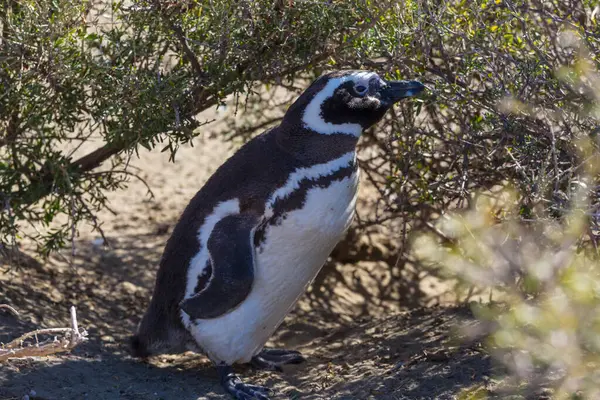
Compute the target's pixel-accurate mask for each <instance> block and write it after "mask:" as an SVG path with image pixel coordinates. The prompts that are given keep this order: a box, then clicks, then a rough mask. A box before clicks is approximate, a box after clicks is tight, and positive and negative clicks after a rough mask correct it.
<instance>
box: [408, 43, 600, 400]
mask: <svg viewBox="0 0 600 400" xmlns="http://www.w3.org/2000/svg"><path fill="white" fill-rule="evenodd" d="M560 40H561V41H562V42H563V43H564V44H566V45H569V46H574V47H575V48H577V49H578V50H579V52H578V54H579V56H578V58H577V59H576V60H575V61H574V63H573V64H572V65H571V66H565V67H560V68H559V69H558V70H557V79H559V81H561V82H566V83H567V84H568V85H569V86H570V87H571V89H572V90H573V91H575V92H577V93H583V94H585V95H586V96H589V97H588V99H589V103H582V104H581V105H580V108H579V110H577V112H578V114H579V117H580V119H581V120H586V121H590V123H592V124H593V123H594V122H595V123H596V124H597V123H598V122H600V72H599V71H598V69H597V67H596V65H595V63H594V60H593V57H594V56H595V55H594V54H590V53H588V52H587V51H585V49H584V47H585V45H584V44H583V43H582V42H581V37H580V36H578V35H577V34H576V33H575V32H573V31H568V32H565V33H564V34H563V36H561V37H560ZM503 108H504V109H505V110H507V111H512V112H514V113H522V112H526V113H527V114H528V115H530V116H532V117H533V116H537V117H539V116H544V115H545V114H544V110H540V108H539V106H536V105H530V104H528V103H525V102H524V103H520V102H517V101H515V100H511V101H510V102H507V104H504V105H503ZM524 110H526V111H524ZM563 110H564V107H563V108H561V111H563ZM563 114H564V112H562V113H560V114H559V118H560V117H561V116H562V115H563ZM556 115H557V114H556V113H555V114H553V116H556ZM542 118H547V117H545V116H544V117H542ZM556 125H558V122H556V121H555V124H554V125H553V126H556ZM586 133H588V134H587V135H586ZM589 133H591V132H585V131H583V132H581V134H580V135H577V136H576V137H574V138H572V140H571V142H570V143H569V146H570V147H571V149H572V150H571V151H572V157H573V158H574V160H575V161H576V168H574V167H571V171H569V173H570V174H571V176H570V179H569V180H568V181H567V183H568V185H567V186H566V189H565V190H566V191H567V193H568V196H565V199H566V200H567V201H566V203H567V204H566V205H565V204H563V205H562V206H561V207H562V208H561V210H560V217H557V215H556V210H555V209H554V208H552V207H550V208H540V209H538V210H535V214H534V217H533V218H532V216H531V214H529V213H524V212H523V194H522V193H523V190H522V189H521V190H508V189H507V188H504V189H503V190H500V191H498V192H497V193H492V192H490V191H487V192H482V193H481V194H479V195H478V196H473V199H474V201H473V202H472V203H471V207H470V208H469V209H468V210H466V211H463V212H454V213H449V214H446V215H444V216H442V217H441V218H439V219H438V220H437V221H436V224H435V229H436V234H434V235H433V234H422V235H417V236H416V238H415V241H414V242H413V248H414V251H415V256H416V257H417V258H418V259H419V260H420V261H421V262H422V263H423V264H426V265H431V266H435V267H436V268H441V271H442V273H444V274H446V276H448V277H452V278H458V279H459V280H460V282H461V283H462V284H463V285H462V286H463V287H468V288H469V290H470V291H471V293H474V292H475V293H489V296H490V297H489V299H485V300H488V301H486V302H480V303H474V304H473V310H474V312H475V315H476V316H477V318H478V319H479V320H480V321H481V322H482V324H481V325H480V326H478V329H475V330H472V331H471V333H472V334H473V335H475V336H477V337H485V338H486V341H487V346H488V350H489V351H490V352H491V354H492V355H493V356H495V358H496V359H497V360H499V361H500V362H501V363H502V364H504V365H505V366H506V367H507V369H508V372H509V379H507V380H505V381H503V382H502V384H501V385H499V386H498V387H497V388H496V389H495V392H496V393H489V394H503V395H505V396H506V395H508V394H513V395H517V396H519V398H531V397H532V396H533V397H537V396H540V395H541V394H542V393H544V392H545V391H546V392H547V390H550V391H551V392H552V395H553V398H557V399H571V398H573V399H575V398H579V399H595V398H598V397H600V373H599V367H600V341H599V339H598V338H599V337H600V319H599V318H600V317H599V316H600V258H599V257H598V256H599V255H600V253H599V249H598V243H597V237H598V217H599V215H600V214H599V213H598V176H599V173H600V152H599V149H598V146H599V144H600V142H599V141H598V138H597V135H595V134H592V135H589ZM555 146H556V144H555V143H553V144H552V146H551V147H550V151H553V148H554V147H555ZM550 204H551V203H550ZM492 296H494V297H492ZM480 299H481V298H480ZM463 398H487V394H484V393H483V392H482V391H481V389H480V388H475V389H474V390H472V391H470V392H465V393H464V396H463Z"/></svg>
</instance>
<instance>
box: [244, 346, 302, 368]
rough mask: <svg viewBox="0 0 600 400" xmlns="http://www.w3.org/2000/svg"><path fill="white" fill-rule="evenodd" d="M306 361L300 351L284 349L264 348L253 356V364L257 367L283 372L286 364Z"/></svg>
mask: <svg viewBox="0 0 600 400" xmlns="http://www.w3.org/2000/svg"><path fill="white" fill-rule="evenodd" d="M304 361H306V359H305V358H304V357H302V354H301V353H300V352H299V351H295V350H283V349H263V351H261V352H260V353H259V354H258V355H256V356H254V357H252V361H251V364H252V366H253V367H255V368H259V369H266V370H269V371H279V372H281V371H282V369H281V367H282V366H283V365H286V364H300V363H301V362H304Z"/></svg>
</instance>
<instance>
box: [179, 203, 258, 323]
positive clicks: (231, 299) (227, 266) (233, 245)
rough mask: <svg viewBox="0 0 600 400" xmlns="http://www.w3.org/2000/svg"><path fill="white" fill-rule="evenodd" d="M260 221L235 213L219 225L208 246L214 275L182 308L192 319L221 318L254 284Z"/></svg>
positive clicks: (238, 302) (240, 300) (254, 216)
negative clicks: (255, 235) (256, 236)
mask: <svg viewBox="0 0 600 400" xmlns="http://www.w3.org/2000/svg"><path fill="white" fill-rule="evenodd" d="M259 221H260V218H259V217H257V216H256V215H252V214H233V215H228V216H227V217H225V218H223V219H221V220H220V221H219V222H217V223H216V225H215V227H214V228H213V230H212V232H211V234H210V237H209V239H208V241H207V244H206V247H207V249H208V253H209V254H210V261H211V264H212V276H211V277H210V279H209V281H208V284H207V286H206V287H205V288H204V289H202V290H201V291H200V292H198V293H196V294H195V295H193V296H192V297H190V298H188V299H185V300H183V301H182V302H181V304H180V306H181V309H182V310H183V311H185V312H186V313H187V314H188V315H189V316H190V317H191V318H192V319H210V318H216V317H219V316H221V315H223V314H225V313H227V312H228V311H230V310H232V309H233V308H235V307H236V306H237V305H239V304H240V303H241V302H242V301H244V299H245V298H246V296H248V293H250V289H251V288H252V283H253V281H254V229H255V228H256V227H257V226H258V224H259Z"/></svg>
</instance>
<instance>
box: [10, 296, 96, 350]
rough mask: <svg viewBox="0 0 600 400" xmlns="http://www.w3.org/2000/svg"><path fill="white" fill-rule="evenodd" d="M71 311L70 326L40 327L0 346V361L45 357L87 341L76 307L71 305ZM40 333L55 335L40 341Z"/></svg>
mask: <svg viewBox="0 0 600 400" xmlns="http://www.w3.org/2000/svg"><path fill="white" fill-rule="evenodd" d="M3 306H4V305H2V306H0V307H2V308H7V307H3ZM13 311H14V310H13ZM70 311H71V327H70V328H47V329H38V330H35V331H33V332H29V333H26V334H24V335H22V336H21V337H19V338H17V339H15V340H13V341H12V342H10V343H8V344H6V345H3V346H2V347H1V348H0V362H2V361H7V360H9V359H11V358H22V357H43V356H48V355H51V354H56V353H64V352H67V351H70V350H72V349H73V348H74V347H76V346H77V345H79V344H80V343H82V342H84V341H86V340H87V332H86V331H85V330H82V331H80V330H79V327H78V324H77V314H76V311H75V307H71V310H70ZM15 312H16V311H15ZM56 334H62V337H60V338H59V337H57V336H54V335H56ZM40 335H53V337H52V338H50V339H47V340H45V341H41V342H40V341H39V340H38V337H39V336H40ZM31 338H35V342H34V343H33V344H29V345H28V344H26V343H25V342H26V341H27V340H28V339H31Z"/></svg>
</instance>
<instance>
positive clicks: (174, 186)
mask: <svg viewBox="0 0 600 400" xmlns="http://www.w3.org/2000/svg"><path fill="white" fill-rule="evenodd" d="M228 146H229V145H224V144H223V143H221V142H220V141H218V140H216V139H209V138H206V139H203V140H197V141H196V143H195V146H194V147H193V148H191V147H186V148H183V149H182V150H181V151H180V152H179V153H178V155H177V159H176V163H175V164H173V163H169V162H168V161H167V155H166V154H164V153H160V152H158V151H157V152H151V153H144V154H142V155H141V158H140V159H137V158H136V159H134V160H132V164H133V166H134V167H135V168H137V171H138V172H139V174H140V176H141V177H143V178H144V179H145V180H146V181H147V182H148V184H149V185H150V187H151V188H152V190H153V192H154V197H153V198H150V197H148V195H147V191H146V188H145V186H144V185H143V184H142V183H141V182H139V181H136V180H132V182H131V184H130V186H129V187H128V189H127V190H124V191H121V192H119V193H116V194H113V195H111V198H110V200H111V208H112V210H113V213H111V212H105V213H103V214H102V216H101V220H102V221H103V228H104V231H105V233H106V237H107V239H108V242H109V243H108V244H109V246H105V245H104V244H103V241H102V239H101V238H100V237H99V236H98V234H97V233H93V232H89V231H88V230H86V229H82V230H81V232H80V235H79V237H78V239H77V241H76V247H75V252H74V254H71V252H70V251H67V252H64V253H61V254H59V255H56V256H53V257H52V258H50V259H49V260H45V261H41V260H36V259H34V258H33V257H30V256H31V255H33V252H31V250H30V249H27V248H26V246H25V248H24V255H22V256H20V257H18V258H16V259H13V260H4V262H3V263H4V265H3V269H7V267H8V266H9V265H10V266H11V267H12V268H11V269H9V270H7V271H0V304H2V303H5V304H10V305H11V306H13V307H14V308H16V309H17V310H18V311H19V312H20V315H19V316H18V317H17V316H13V315H11V314H9V313H8V312H4V310H0V342H5V343H6V342H8V341H9V340H11V339H14V338H16V337H18V336H20V335H21V334H23V333H26V332H28V331H31V330H33V329H38V328H45V327H57V326H68V319H69V317H68V308H69V306H70V305H75V306H76V307H77V310H78V315H79V323H80V326H82V327H84V328H86V329H87V330H88V332H89V338H90V339H89V341H88V342H87V343H84V344H83V345H81V346H79V347H77V348H76V349H75V350H74V351H73V352H72V353H71V354H67V355H59V356H53V357H45V358H41V359H14V360H12V361H10V362H8V363H5V364H3V365H1V366H0V400H8V399H23V398H24V396H25V395H28V396H29V398H30V399H32V400H33V399H39V400H41V399H44V400H59V399H132V400H133V399H140V400H142V399H168V400H171V399H173V400H174V399H183V400H187V399H190V400H191V399H194V400H195V399H227V398H228V397H226V396H224V394H223V392H222V390H221V388H220V386H219V385H218V380H217V375H216V372H215V371H214V369H213V368H212V367H211V365H210V363H209V361H208V360H207V359H206V358H205V357H204V356H202V355H195V354H191V353H186V354H183V355H179V356H164V357H157V358H154V359H151V360H150V362H149V363H142V362H140V361H138V360H135V359H132V358H131V357H130V356H129V355H128V349H127V346H126V343H127V337H128V336H129V335H130V334H131V333H132V332H133V331H134V330H135V327H136V325H137V323H138V322H139V320H140V318H141V315H142V313H143V311H144V309H145V306H146V304H147V303H148V300H149V296H150V293H151V288H152V286H153V281H154V276H155V272H156V269H157V265H158V260H159V257H160V254H161V251H162V248H163V246H164V243H165V241H166V240H167V238H168V235H169V233H170V230H171V228H172V226H173V224H174V223H175V222H176V220H177V217H178V215H179V213H180V212H181V211H182V210H183V207H184V206H185V204H186V203H187V201H188V200H189V199H190V198H191V197H192V195H193V194H194V193H195V192H196V190H197V189H198V188H199V187H200V186H201V185H202V183H203V182H204V181H205V180H206V179H207V177H208V176H209V174H210V173H211V172H212V171H214V169H215V168H216V167H217V166H218V165H219V164H220V163H221V162H222V161H223V160H224V159H225V158H226V157H227V156H228V155H229V154H230V153H231V152H232V149H231V148H230V147H228ZM26 254H29V255H30V256H27V255H26ZM0 266H2V263H0ZM335 268H337V266H336V267H335ZM355 272H356V266H353V265H350V266H348V265H346V266H345V267H343V268H341V267H340V269H338V270H337V273H338V275H339V277H340V280H344V279H346V280H348V281H353V280H356V279H359V278H360V277H358V278H357V277H356V274H355ZM371 275H372V276H370V279H371V280H374V281H375V283H377V280H378V279H379V278H378V276H377V274H371ZM334 289H335V290H331V291H330V292H325V293H321V295H320V297H319V296H318V295H317V296H316V297H315V293H313V296H312V297H308V296H306V297H305V298H303V299H302V300H301V302H300V304H299V306H298V307H297V309H296V310H295V311H294V312H293V313H292V314H291V315H290V316H289V317H288V318H287V319H286V321H285V323H284V324H283V325H282V327H281V328H280V329H279V330H278V332H277V333H276V335H275V336H274V338H273V341H272V345H276V346H285V347H290V348H295V349H299V350H301V351H302V352H303V353H304V354H305V355H306V356H307V358H308V361H307V362H306V363H304V364H301V365H297V366H290V367H289V368H286V369H285V371H284V372H283V373H273V372H263V371H254V370H252V369H250V368H247V367H245V366H240V367H239V368H238V370H239V372H240V373H241V374H242V376H243V377H244V378H245V379H247V380H248V381H252V382H253V383H258V384H267V385H270V386H271V387H272V388H273V389H274V390H275V392H276V395H275V396H274V397H273V398H274V399H382V400H384V399H452V398H457V397H459V396H460V393H461V391H463V390H464V389H466V388H470V387H491V385H492V382H493V379H491V378H490V376H491V375H492V366H491V361H490V359H489V357H488V356H487V355H486V354H485V353H484V352H482V351H481V350H480V348H479V347H478V346H477V345H473V344H471V345H466V344H461V343H459V342H457V341H455V340H454V339H453V338H452V337H453V335H452V332H453V329H454V327H455V326H456V325H457V324H460V323H463V322H465V321H469V320H470V318H471V315H470V313H469V311H468V309H467V308H465V307H421V306H419V301H416V299H417V298H418V297H419V298H420V297H422V296H423V293H421V292H420V291H419V290H417V289H414V288H413V289H411V290H408V291H406V293H404V295H403V296H400V297H398V298H397V299H398V300H397V302H398V307H396V308H394V307H390V306H389V304H386V305H385V306H384V304H383V303H376V302H375V303H370V305H369V307H366V306H365V304H366V303H365V297H368V296H362V297H361V295H360V293H359V294H357V293H353V292H352V291H350V290H348V289H347V288H344V287H341V288H334ZM338 289H339V290H338ZM317 294H318V293H317ZM363 295H364V293H363ZM367 295H368V293H367ZM315 299H317V301H315ZM403 299H404V300H405V301H403ZM406 305H410V306H412V308H410V309H408V310H406V309H404V311H403V306H406ZM25 398H26V397H25Z"/></svg>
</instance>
